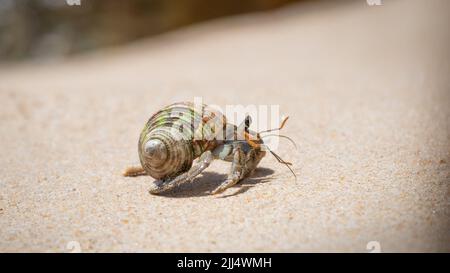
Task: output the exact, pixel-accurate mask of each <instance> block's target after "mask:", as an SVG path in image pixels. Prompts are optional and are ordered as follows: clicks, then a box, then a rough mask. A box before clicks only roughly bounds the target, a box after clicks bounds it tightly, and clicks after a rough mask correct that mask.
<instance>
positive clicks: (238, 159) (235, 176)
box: [212, 145, 245, 194]
mask: <svg viewBox="0 0 450 273" xmlns="http://www.w3.org/2000/svg"><path fill="white" fill-rule="evenodd" d="M244 169H245V153H244V152H243V151H242V149H241V146H240V145H236V146H235V147H234V149H233V162H232V163H231V171H230V173H229V174H228V178H227V180H226V181H225V182H223V183H222V184H221V185H220V186H219V187H217V188H216V189H215V190H214V191H213V192H212V194H217V193H221V192H223V191H224V190H226V189H228V188H229V187H231V186H233V185H235V184H236V183H237V182H239V180H241V178H242V177H243V174H244Z"/></svg>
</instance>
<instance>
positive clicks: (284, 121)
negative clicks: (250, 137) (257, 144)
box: [259, 117, 289, 134]
mask: <svg viewBox="0 0 450 273" xmlns="http://www.w3.org/2000/svg"><path fill="white" fill-rule="evenodd" d="M288 119H289V117H285V118H284V119H283V121H282V122H281V126H280V127H279V128H274V129H269V130H265V131H261V132H259V134H261V133H268V132H273V131H278V130H281V129H283V127H284V125H285V124H286V121H287V120H288Z"/></svg>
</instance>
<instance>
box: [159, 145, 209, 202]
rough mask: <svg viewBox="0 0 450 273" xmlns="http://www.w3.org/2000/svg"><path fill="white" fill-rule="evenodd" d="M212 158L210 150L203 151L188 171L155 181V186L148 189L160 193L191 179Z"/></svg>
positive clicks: (206, 165)
mask: <svg viewBox="0 0 450 273" xmlns="http://www.w3.org/2000/svg"><path fill="white" fill-rule="evenodd" d="M212 160H213V156H212V154H211V151H206V152H204V153H203V154H202V155H201V156H200V158H199V159H198V162H197V163H196V164H195V165H194V166H192V167H191V169H190V170H189V171H187V172H185V173H182V174H180V175H178V176H177V177H175V178H172V179H168V180H157V181H155V187H153V188H151V189H150V193H160V192H163V191H166V190H168V189H171V188H173V187H175V186H177V185H180V184H182V183H185V182H190V181H192V179H194V178H195V177H196V176H197V175H198V174H200V173H201V172H202V171H203V170H204V169H206V168H207V167H208V166H209V164H211V162H212Z"/></svg>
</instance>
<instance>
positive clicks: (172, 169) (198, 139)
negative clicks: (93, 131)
mask: <svg viewBox="0 0 450 273" xmlns="http://www.w3.org/2000/svg"><path fill="white" fill-rule="evenodd" d="M197 108H200V109H196V107H194V104H193V103H189V102H182V103H175V104H171V105H169V106H167V107H165V108H163V109H162V110H160V111H158V112H157V113H155V114H154V115H153V116H152V117H151V118H150V119H149V120H148V122H147V124H146V125H145V127H144V129H143V130H142V133H141V136H140V138H139V144H138V152H139V158H140V161H141V165H142V167H143V169H144V170H145V171H146V173H147V174H149V175H150V176H152V177H153V178H155V179H167V178H171V177H175V176H177V175H178V174H180V173H183V172H186V171H188V170H189V169H190V168H191V166H192V162H193V161H194V159H195V158H197V157H199V156H200V155H201V154H202V153H203V152H204V151H206V150H212V149H213V148H214V147H216V146H217V143H218V142H217V134H219V133H221V130H218V127H220V126H223V125H222V124H226V120H225V117H224V116H223V115H222V113H220V112H219V111H216V110H214V109H212V108H209V107H208V106H206V105H201V106H200V107H197ZM209 121H213V122H209ZM218 121H220V122H218ZM219 129H220V128H219Z"/></svg>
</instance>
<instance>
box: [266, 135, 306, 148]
mask: <svg viewBox="0 0 450 273" xmlns="http://www.w3.org/2000/svg"><path fill="white" fill-rule="evenodd" d="M271 136H277V137H281V138H285V139H287V140H289V141H290V142H291V143H292V145H294V147H295V149H296V150H297V144H295V142H294V141H293V140H292V138H290V137H288V136H285V135H275V134H272V135H265V136H262V137H261V138H265V137H271Z"/></svg>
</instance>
